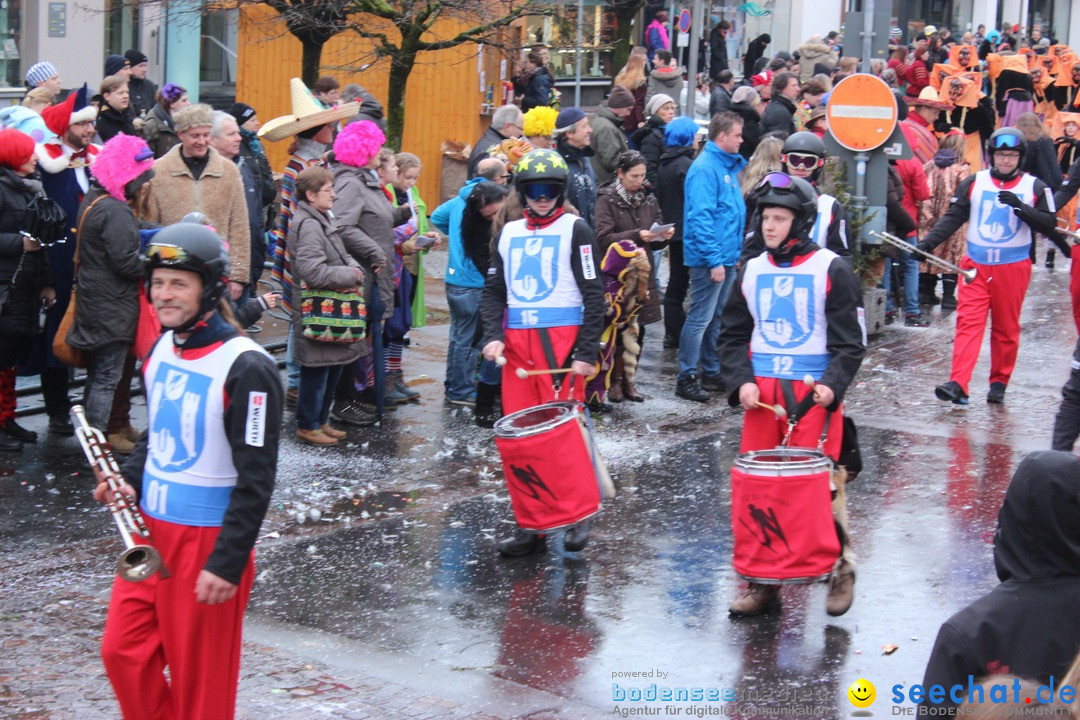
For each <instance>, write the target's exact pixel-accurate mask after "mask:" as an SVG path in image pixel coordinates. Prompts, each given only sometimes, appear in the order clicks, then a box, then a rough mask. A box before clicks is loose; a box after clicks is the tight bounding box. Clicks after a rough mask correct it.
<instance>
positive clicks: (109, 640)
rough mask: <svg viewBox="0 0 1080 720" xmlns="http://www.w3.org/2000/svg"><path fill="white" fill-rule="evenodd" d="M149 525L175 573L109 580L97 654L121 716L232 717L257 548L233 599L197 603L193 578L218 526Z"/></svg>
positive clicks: (150, 719)
mask: <svg viewBox="0 0 1080 720" xmlns="http://www.w3.org/2000/svg"><path fill="white" fill-rule="evenodd" d="M146 524H147V525H148V526H149V527H150V535H151V537H152V538H153V543H154V547H156V548H157V549H158V551H159V552H160V553H161V555H162V558H163V560H164V562H165V565H166V567H168V569H169V571H170V572H171V573H172V576H171V577H169V578H167V579H162V578H161V576H160V574H155V575H154V576H153V577H151V578H149V579H147V580H144V581H142V582H141V583H133V582H127V581H126V580H121V579H119V578H117V579H116V580H115V581H114V582H113V588H112V599H111V600H110V602H109V615H108V617H107V618H106V620H105V637H104V638H103V640H102V643H101V655H102V658H103V659H104V661H105V672H106V673H107V674H108V676H109V682H110V683H112V686H113V691H114V692H115V693H116V699H117V700H118V701H119V702H120V712H121V714H122V715H123V717H124V720H232V718H233V716H234V714H235V711H236V686H237V682H238V680H239V676H240V643H241V630H242V627H243V620H244V610H245V608H246V607H247V603H248V596H249V595H250V594H251V583H252V580H253V579H254V577H255V557H254V556H255V554H254V553H252V557H251V559H250V560H249V561H248V566H247V569H245V570H244V575H243V577H242V578H241V580H240V587H239V588H238V589H237V592H236V595H235V596H234V597H233V599H232V600H229V601H228V602H225V603H221V604H219V605H205V604H200V603H197V602H196V601H195V580H196V579H197V578H198V576H199V573H200V571H202V569H203V566H204V565H205V564H206V559H207V558H208V557H209V556H210V553H211V551H212V550H213V549H214V542H215V541H216V540H217V536H218V531H219V528H216V527H189V526H187V525H177V524H174V523H169V522H164V521H161V520H154V519H153V518H150V517H147V518H146ZM166 667H168V668H169V680H168V681H166V679H165V668H166Z"/></svg>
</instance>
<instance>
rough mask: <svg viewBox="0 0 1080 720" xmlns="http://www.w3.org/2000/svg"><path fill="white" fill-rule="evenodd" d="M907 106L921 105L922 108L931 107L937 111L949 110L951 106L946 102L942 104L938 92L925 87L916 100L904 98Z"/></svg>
mask: <svg viewBox="0 0 1080 720" xmlns="http://www.w3.org/2000/svg"><path fill="white" fill-rule="evenodd" d="M906 100H907V104H908V105H922V106H924V107H932V108H936V109H937V110H950V109H951V108H952V105H950V104H949V103H947V102H942V100H941V98H940V97H939V96H938V91H937V90H935V89H934V88H932V87H930V86H929V85H927V86H926V87H924V88H923V89H922V92H920V93H919V97H917V98H911V97H909V98H906Z"/></svg>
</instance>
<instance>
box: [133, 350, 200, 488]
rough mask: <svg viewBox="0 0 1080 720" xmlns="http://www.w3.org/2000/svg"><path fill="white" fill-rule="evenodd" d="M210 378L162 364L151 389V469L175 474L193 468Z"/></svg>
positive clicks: (149, 446) (196, 457)
mask: <svg viewBox="0 0 1080 720" xmlns="http://www.w3.org/2000/svg"><path fill="white" fill-rule="evenodd" d="M209 389H210V378H209V377H207V376H206V375H200V374H198V373H192V372H187V371H185V370H178V369H177V368H175V367H171V366H169V365H167V364H164V363H162V364H161V365H160V366H159V367H158V371H157V376H156V377H155V378H154V381H153V384H152V385H151V387H150V407H149V410H150V417H151V418H153V422H152V423H151V425H150V433H149V445H148V448H147V449H148V451H149V456H150V460H151V462H153V464H154V467H156V468H158V469H159V470H161V471H162V472H178V471H181V470H186V469H187V468H189V467H191V466H192V465H194V464H195V462H196V461H197V460H198V459H199V455H201V454H202V451H203V446H204V445H205V442H206V395H207V391H208V390H209Z"/></svg>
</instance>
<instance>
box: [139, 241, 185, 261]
mask: <svg viewBox="0 0 1080 720" xmlns="http://www.w3.org/2000/svg"><path fill="white" fill-rule="evenodd" d="M190 259H191V255H190V253H188V251H187V250H185V249H184V248H182V247H180V246H179V245H165V244H163V243H150V244H149V245H147V246H146V253H145V260H146V262H152V263H156V264H159V265H182V264H184V263H186V262H187V261H188V260H190Z"/></svg>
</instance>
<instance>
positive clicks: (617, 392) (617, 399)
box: [607, 347, 626, 403]
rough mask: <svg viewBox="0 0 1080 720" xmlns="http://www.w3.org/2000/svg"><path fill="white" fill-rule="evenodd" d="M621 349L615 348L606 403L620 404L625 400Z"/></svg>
mask: <svg viewBox="0 0 1080 720" xmlns="http://www.w3.org/2000/svg"><path fill="white" fill-rule="evenodd" d="M621 352H622V348H619V347H617V348H615V360H614V365H613V366H612V368H611V375H610V376H609V378H608V379H609V380H610V382H609V383H608V391H607V399H608V402H613V403H621V402H622V401H623V400H625V399H626V396H625V394H624V393H623V371H624V368H623V359H622V356H621Z"/></svg>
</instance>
